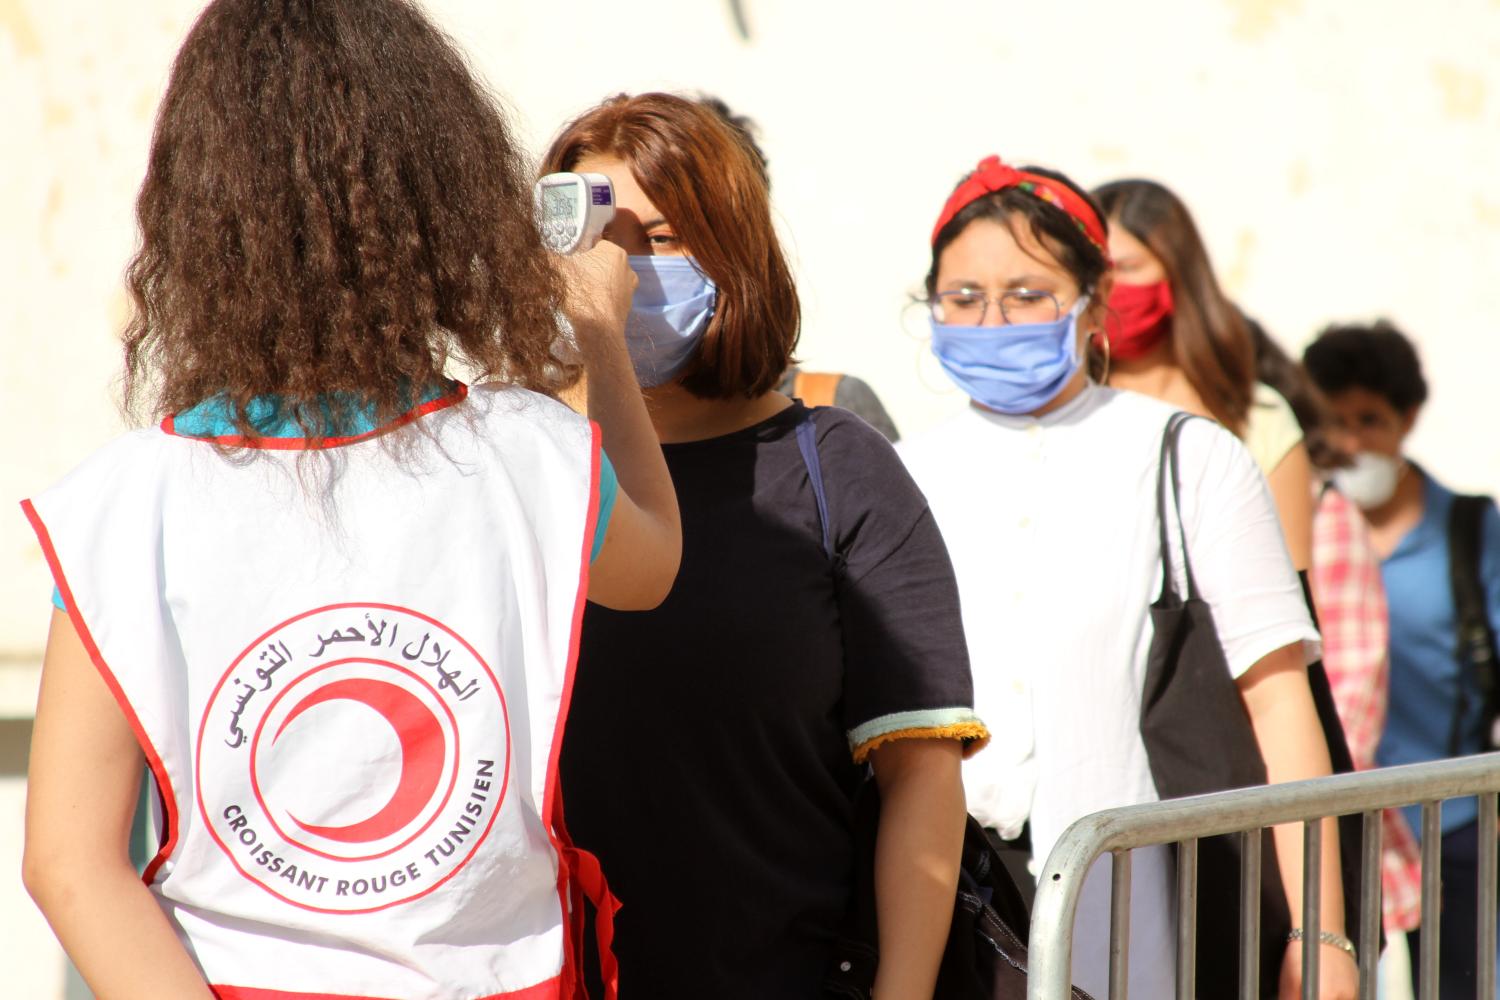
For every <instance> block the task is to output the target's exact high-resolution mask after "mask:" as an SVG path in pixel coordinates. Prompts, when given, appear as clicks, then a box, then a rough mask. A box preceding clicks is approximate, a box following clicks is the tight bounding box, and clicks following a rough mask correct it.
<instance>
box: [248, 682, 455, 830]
mask: <svg viewBox="0 0 1500 1000" xmlns="http://www.w3.org/2000/svg"><path fill="white" fill-rule="evenodd" d="M340 700H344V701H356V702H359V703H360V704H362V705H366V706H368V707H370V708H372V709H374V710H375V711H376V712H379V713H380V715H381V717H382V718H384V719H385V721H386V722H388V723H389V724H390V726H391V728H392V729H394V730H395V731H396V738H397V739H398V740H399V741H400V743H401V778H400V780H399V781H398V782H397V784H396V790H395V792H393V793H392V794H391V797H390V800H389V801H388V802H386V804H385V805H384V806H382V807H381V808H380V809H379V810H378V811H377V812H376V813H375V814H374V815H373V816H371V817H369V818H368V819H364V820H361V821H359V822H358V823H351V824H349V825H347V826H318V825H315V824H311V823H304V822H303V821H302V820H300V819H298V818H297V817H295V816H293V817H292V822H294V823H296V824H297V825H298V826H300V827H301V828H302V829H304V830H306V831H307V832H308V833H313V834H316V835H318V836H320V837H326V838H327V839H329V840H335V841H338V842H340V843H344V844H364V843H369V842H371V841H376V840H381V839H383V838H385V837H389V836H391V835H392V834H394V833H395V832H396V831H398V830H400V829H402V828H403V827H405V826H406V825H407V824H408V823H410V822H412V820H414V819H416V817H417V814H418V813H420V812H421V811H422V809H423V807H424V806H426V805H427V803H428V802H429V801H431V799H432V796H433V793H434V792H436V791H437V787H438V783H439V782H440V781H441V780H442V777H443V752H444V741H443V730H442V727H441V726H440V725H439V724H438V720H437V717H436V716H435V715H433V714H432V711H431V710H430V709H428V708H427V706H426V705H423V704H422V702H421V701H419V700H418V699H417V698H416V696H415V695H413V694H411V693H410V692H408V691H406V690H404V689H402V688H399V687H397V686H396V685H394V684H390V683H387V682H386V681H379V680H372V679H369V678H364V677H351V678H347V679H345V680H341V681H335V682H333V683H332V684H328V685H325V686H324V687H321V688H319V689H318V690H317V691H315V692H313V693H312V694H311V695H309V696H308V697H307V698H306V699H304V700H303V701H302V702H300V703H299V704H298V705H297V707H296V708H293V709H292V710H291V712H290V713H288V714H287V717H286V718H285V719H283V720H282V723H281V726H280V728H278V729H277V730H276V735H275V737H273V738H272V744H273V745H274V744H275V741H276V740H277V739H280V738H281V734H282V733H284V732H286V728H287V726H289V725H291V724H292V720H294V719H296V718H297V717H298V716H300V715H301V714H302V713H303V712H306V711H307V710H308V709H309V708H312V707H314V706H316V705H321V704H323V703H325V702H329V701H340Z"/></svg>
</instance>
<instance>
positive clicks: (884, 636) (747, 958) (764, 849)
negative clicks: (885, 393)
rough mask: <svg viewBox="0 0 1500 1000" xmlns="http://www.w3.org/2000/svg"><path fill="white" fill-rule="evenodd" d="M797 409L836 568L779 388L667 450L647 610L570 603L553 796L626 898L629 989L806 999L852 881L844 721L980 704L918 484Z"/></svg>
mask: <svg viewBox="0 0 1500 1000" xmlns="http://www.w3.org/2000/svg"><path fill="white" fill-rule="evenodd" d="M813 412H815V413H816V429H817V442H818V453H819V459H820V464H821V466H822V473H823V481H824V484H825V492H826V494H827V499H828V505H829V526H830V529H831V532H832V538H833V542H834V548H835V556H834V558H833V559H832V560H830V559H829V558H828V556H827V555H826V554H825V552H824V550H823V543H822V534H821V522H820V519H819V516H818V508H817V501H816V499H815V495H814V492H813V488H812V486H811V481H810V478H809V476H808V471H807V466H806V464H805V462H804V460H803V458H802V455H801V453H800V451H799V449H798V446H797V441H796V433H795V432H796V427H797V424H799V423H800V422H802V421H803V420H805V419H807V417H808V414H809V411H808V410H807V409H805V408H804V407H802V406H801V405H800V404H793V406H791V407H790V408H788V409H786V410H784V411H782V412H781V413H778V414H777V415H776V416H774V417H772V418H770V419H769V420H766V421H764V422H763V423H760V424H757V425H756V426H754V427H750V428H747V429H745V430H743V431H739V432H736V433H734V434H729V435H726V436H724V437H720V438H714V439H712V440H708V441H698V442H692V443H687V444H672V445H666V446H665V447H664V448H663V451H664V452H665V453H666V458H667V464H668V466H669V467H670V469H671V472H672V479H673V482H674V483H675V484H676V488H677V497H678V502H679V504H680V506H681V510H682V532H683V556H682V568H681V571H680V572H679V574H678V577H677V582H676V584H675V585H674V587H673V589H672V592H671V594H670V595H669V596H668V597H667V599H666V601H665V602H664V603H663V604H662V605H661V607H660V608H658V609H656V610H655V611H650V612H644V613H640V612H636V613H630V612H615V611H610V610H607V609H605V608H601V607H598V606H597V605H592V604H591V605H589V606H588V609H587V612H586V613H585V616H584V624H583V642H582V652H581V655H580V658H579V664H578V673H577V679H576V681H575V689H574V692H573V702H572V708H571V710H570V712H569V715H568V722H567V733H566V737H565V739H564V743H563V754H562V781H563V801H564V803H565V808H566V810H567V823H568V827H569V830H570V832H571V833H572V835H573V839H574V840H575V841H576V842H577V843H578V845H579V846H580V847H583V848H586V849H588V850H590V851H593V852H594V853H595V854H597V855H598V856H599V859H600V861H601V862H602V864H603V867H604V872H605V875H606V877H607V878H608V879H609V882H610V888H611V889H612V890H613V891H614V893H615V895H616V896H617V897H618V898H619V899H620V901H621V903H622V909H621V910H620V912H619V915H618V917H617V919H616V925H615V927H616V937H615V952H616V955H617V956H618V958H619V962H620V985H621V988H622V990H623V992H622V994H621V996H622V997H623V998H626V1000H643V998H652V1000H659V998H673V997H698V998H701V997H707V996H712V997H715V998H731V997H744V998H747V1000H749V998H755V1000H764V998H767V997H776V998H798V997H815V996H817V995H818V993H819V986H820V983H821V980H822V978H823V976H824V974H825V973H826V971H827V966H828V962H829V960H830V956H831V950H830V943H831V940H832V935H833V934H834V932H835V930H836V928H837V925H838V923H839V921H840V920H841V919H842V917H843V914H844V911H845V907H846V903H847V896H848V892H849V886H850V881H851V871H850V865H851V861H850V838H851V829H850V819H851V800H850V797H851V794H852V791H853V789H854V788H855V786H856V784H857V782H858V781H859V779H860V777H861V773H862V772H861V769H860V767H858V766H857V765H856V764H855V763H854V757H853V754H852V747H851V738H853V737H851V733H852V732H853V731H855V730H856V727H860V728H859V732H858V733H855V734H854V737H857V738H858V739H860V740H862V741H865V742H868V738H869V737H870V736H871V735H878V734H879V733H882V732H884V733H890V732H895V731H898V730H909V729H912V728H922V727H923V725H924V720H926V721H929V722H930V721H933V720H938V721H941V720H943V719H951V718H952V717H953V715H954V714H955V710H962V709H967V708H968V707H969V706H971V705H972V703H973V693H972V686H971V682H970V677H969V664H968V655H967V651H966V649H965V645H964V638H963V628H962V625H961V622H960V618H959V605H958V589H957V586H956V584H955V582H954V577H953V569H952V566H951V564H950V562H949V559H948V553H947V550H946V549H945V548H944V545H943V540H942V537H941V535H939V533H938V529H937V526H936V524H935V523H934V521H933V518H932V515H931V513H930V512H929V511H928V509H927V502H926V500H925V499H924V498H923V497H922V495H921V493H920V492H919V491H918V490H917V487H916V486H915V484H913V482H912V481H911V478H910V477H909V476H908V475H907V474H906V470H905V469H904V467H903V466H902V465H901V462H900V460H899V459H898V458H897V457H896V454H895V452H894V451H893V450H892V448H891V446H890V445H889V444H888V443H887V442H886V441H885V439H884V438H882V437H881V436H880V434H879V433H877V432H876V431H874V430H872V429H871V428H870V427H869V426H867V425H866V424H864V423H863V422H861V421H860V420H858V419H857V418H855V417H853V416H852V415H850V414H848V413H845V412H843V411H841V410H837V409H819V410H816V411H813ZM898 713H904V714H902V715H901V716H900V717H897V714H898Z"/></svg>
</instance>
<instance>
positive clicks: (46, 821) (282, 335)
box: [23, 0, 680, 1000]
mask: <svg viewBox="0 0 1500 1000" xmlns="http://www.w3.org/2000/svg"><path fill="white" fill-rule="evenodd" d="M529 174H530V172H529V170H528V168H527V165H526V164H525V162H524V161H523V159H522V156H521V154H520V153H519V151H518V148H517V146H516V143H515V141H514V140H513V138H512V136H511V133H510V130H509V128H508V126H507V124H506V122H505V120H504V118H503V117H502V115H501V114H500V111H499V109H498V108H497V106H496V104H495V102H494V99H493V98H492V97H490V96H489V95H487V94H486V92H485V91H484V90H483V89H482V88H481V86H480V85H479V84H478V83H477V81H476V80H475V79H474V77H473V76H472V75H471V73H470V72H469V70H468V69H467V68H466V66H465V63H464V60H463V57H462V56H461V55H460V54H459V53H458V52H457V51H456V50H455V49H454V47H453V46H452V44H451V43H450V42H449V41H448V40H447V39H445V38H444V37H443V36H442V35H441V34H440V33H439V32H438V31H437V30H436V29H435V28H434V27H433V26H432V25H431V24H429V23H428V22H427V21H426V20H425V19H424V18H423V16H422V15H421V14H420V13H418V11H417V10H416V8H415V7H413V6H412V5H410V4H409V3H406V2H404V0H316V2H314V0H216V2H214V3H212V4H210V5H209V6H208V8H207V9H206V10H205V11H204V12H203V14H202V16H201V17H200V18H199V19H198V22H197V23H196V24H195V25H194V27H193V28H192V30H191V32H190V33H189V35H188V37H187V39H186V41H185V42H184V44H183V47H182V50H181V51H180V53H179V55H178V57H177V60H176V63H175V65H174V67H173V70H172V76H171V80H170V83H169V85H168V88H167V93H166V95H165V98H164V101H163V104H162V107H161V111H160V113H159V116H158V119H157V124H156V131H155V135H154V137H153V141H152V147H151V155H150V162H149V166H148V170H147V174H146V179H145V183H144V185H143V187H142V189H141V193H140V198H139V203H138V214H139V223H140V230H141V244H140V250H139V252H138V254H137V256H136V257H135V259H134V261H133V262H132V264H131V266H130V270H129V285H130V290H131V292H132V295H133V297H134V301H135V307H136V311H135V316H134V318H133V320H132V322H131V324H130V326H129V329H128V330H127V333H126V341H125V362H126V376H127V378H126V393H127V399H128V400H129V401H130V402H132V403H133V404H135V406H136V407H137V408H138V409H146V410H149V411H151V412H152V413H153V416H155V417H159V418H162V419H161V420H160V423H159V425H157V426H154V427H149V428H146V429H141V430H136V431H134V432H131V433H129V434H126V435H125V436H123V437H122V438H120V439H118V440H116V441H114V442H113V443H111V444H109V445H107V446H106V447H104V448H103V449H101V450H100V451H99V452H97V453H96V454H95V455H93V456H92V457H91V458H89V459H88V460H87V461H86V462H85V463H84V464H83V465H81V466H80V467H79V468H78V469H76V470H75V471H74V472H72V473H71V474H70V475H69V476H68V477H67V478H66V479H64V480H63V481H62V482H61V483H60V484H59V485H58V486H56V487H54V488H53V489H51V490H49V491H47V492H46V493H44V494H42V495H40V496H38V497H37V498H36V499H35V500H34V501H28V502H27V503H25V504H24V505H23V506H24V507H25V510H26V513H27V515H28V517H29V518H30V520H31V522H32V525H33V527H34V528H35V530H36V532H37V536H38V538H39V540H40V541H41V544H42V547H43V549H44V551H45V553H46V555H47V558H48V562H49V564H50V567H51V569H52V572H53V575H54V578H55V580H56V583H57V593H56V595H55V598H54V601H55V603H56V604H57V606H58V611H57V612H56V613H55V614H54V615H53V618H52V626H51V635H50V637H49V639H48V645H47V652H46V658H45V661H44V666H43V675H42V684H41V693H40V698H39V703H38V707H37V715H36V728H35V737H34V742H33V747H32V754H31V775H30V786H29V787H30V792H29V799H28V804H27V838H26V853H25V860H24V876H25V881H26V884H27V886H28V888H29V889H30V891H31V893H32V895H33V896H34V897H35V898H36V900H37V902H38V904H39V905H40V907H41V908H42V910H43V912H44V913H45V914H46V916H47V918H48V920H49V921H50V922H51V923H52V926H53V928H54V930H55V931H56V932H57V935H58V937H59V938H60V939H61V940H62V942H63V945H64V946H65V947H66V949H67V950H68V952H69V954H70V955H71V956H72V958H73V959H74V961H75V962H76V963H77V965H78V967H79V968H80V970H81V971H82V972H83V974H84V977H85V978H86V979H87V980H88V982H89V985H90V986H91V987H92V988H93V989H94V991H95V992H96V993H98V994H99V995H101V996H110V997H122V998H129V997H161V996H171V997H174V998H190V997H209V996H218V997H220V998H248V997H256V998H263V997H276V998H278V1000H296V998H309V997H319V998H331V997H363V998H369V997H386V996H394V997H416V996H422V997H432V998H448V997H454V998H457V997H464V998H473V997H481V996H482V997H486V998H499V997H515V998H522V997H524V998H526V1000H542V998H550V997H559V996H564V995H572V992H573V989H574V986H575V984H576V981H577V980H576V975H575V969H574V959H575V957H576V955H577V953H578V949H577V942H576V941H575V940H573V939H572V938H571V937H570V935H569V934H568V933H567V932H566V927H565V924H566V922H567V920H566V915H567V914H568V913H569V912H571V911H573V910H575V909H577V908H578V906H579V905H581V904H579V903H578V902H577V900H578V897H579V895H580V894H581V893H586V894H588V895H591V896H593V897H594V898H595V899H598V900H604V899H606V898H607V896H606V895H605V891H604V890H603V887H602V884H601V881H600V880H599V879H598V877H597V866H595V865H592V864H591V859H590V858H588V857H587V856H585V855H583V854H581V853H580V852H578V851H576V850H575V849H573V848H572V847H571V846H570V844H569V843H568V841H567V838H566V834H565V833H564V831H563V827H562V824H561V812H560V803H559V798H558V796H557V794H556V787H557V760H558V734H559V733H560V732H561V729H562V723H563V719H564V717H565V715H566V713H567V705H568V697H569V693H570V690H571V684H572V671H573V666H574V662H575V659H576V654H577V641H578V626H579V622H580V619H581V616H582V610H583V600H584V598H585V597H587V598H589V599H591V600H593V601H595V602H597V603H598V604H600V605H603V606H606V607H610V608H616V609H627V610H628V609H644V608H649V607H652V606H654V605H656V604H657V603H659V602H660V601H661V599H662V598H663V597H664V596H665V594H666V592H667V590H668V588H669V587H670V585H671V582H672V580H673V578H674V576H675V573H676V569H677V562H678V556H679V553H680V534H679V528H678V518H677V507H676V500H675V497H674V496H673V492H672V487H671V483H670V481H669V479H668V475H667V470H666V466H665V464H664V462H663V459H662V455H661V450H660V448H659V446H658V444H657V442H656V438H655V435H654V434H653V432H652V428H651V424H650V422H649V419H648V417H647V414H646V411H645V408H644V405H643V403H642V400H641V396H640V393H639V390H638V389H637V387H636V385H635V382H634V379H633V377H632V371H631V367H630V361H629V358H628V356H627V354H626V351H625V348H624V342H623V329H624V322H625V318H626V315H627V313H628V310H629V306H630V300H631V294H632V291H633V288H634V284H635V280H634V276H633V275H632V273H631V271H630V270H629V269H628V267H627V266H626V261H625V255H624V253H623V252H622V251H620V250H619V249H618V248H617V247H614V246H612V245H610V244H605V245H603V246H601V247H600V248H598V249H597V250H595V251H592V252H591V253H589V254H587V255H584V256H583V257H582V258H580V259H578V260H577V261H574V262H572V263H571V266H570V268H569V269H568V270H567V271H565V272H560V271H559V269H558V265H557V262H556V259H555V258H552V257H549V255H548V254H547V253H546V252H545V251H544V249H543V246H542V242H541V239H540V235H539V231H538V229H537V226H536V221H535V218H534V215H533V206H532V198H531V188H530V176H529ZM560 314H565V315H566V316H567V317H568V320H569V321H570V325H571V330H572V338H573V341H574V342H575V345H576V348H577V351H576V352H575V351H571V350H570V351H567V352H564V353H566V354H567V355H568V356H570V357H581V358H582V365H583V367H586V368H587V370H588V372H589V375H590V378H589V385H588V403H589V410H590V413H591V415H592V416H593V417H594V418H595V419H596V420H597V421H598V423H597V425H594V424H591V423H590V421H588V420H586V419H584V418H582V417H580V416H577V415H575V414H573V413H572V411H570V410H569V409H568V408H567V407H565V406H563V405H562V404H561V403H559V402H558V401H557V400H556V399H555V398H553V397H554V395H555V393H556V392H557V391H559V390H561V389H563V388H566V387H567V386H569V385H571V384H572V383H573V382H574V381H575V380H576V379H577V377H578V375H579V366H578V365H574V364H571V363H568V362H564V361H560V360H559V359H558V356H557V355H555V354H554V353H553V345H554V343H555V342H557V341H558V339H559V337H560V336H562V330H561V329H560V326H561V324H560V320H559V318H558V317H559V315H560ZM450 362H452V363H455V364H459V365H462V366H464V368H465V369H466V370H467V371H469V372H471V373H473V374H474V375H476V376H477V379H476V382H477V384H476V385H474V386H473V387H472V388H470V387H468V386H466V385H464V384H463V383H461V382H458V381H456V380H454V379H452V378H450V377H448V375H447V374H446V373H447V370H448V366H449V363H450ZM601 438H602V446H603V448H604V449H607V450H608V452H609V455H610V456H612V457H613V459H614V462H613V463H611V462H610V459H609V458H607V457H605V455H604V453H603V450H602V449H601ZM616 468H617V469H618V473H616V471H615V469H616ZM143 765H145V766H149V769H150V776H151V779H152V782H153V784H154V788H155V792H156V796H155V802H154V805H155V806H156V807H157V808H156V810H155V812H156V821H157V822H156V826H157V829H158V830H160V832H161V844H160V849H159V851H158V852H157V854H156V857H155V858H154V859H153V860H152V862H151V864H150V865H149V866H148V868H147V871H146V873H145V878H144V884H142V880H141V879H138V878H137V877H136V876H135V873H134V871H133V870H132V869H131V867H130V865H129V862H128V860H127V857H126V851H125V844H126V831H127V829H128V826H129V822H130V817H131V811H132V807H133V805H134V802H135V795H134V792H133V789H134V788H135V787H136V776H137V775H138V774H139V773H140V771H141V768H142V766H143ZM570 897H571V898H570Z"/></svg>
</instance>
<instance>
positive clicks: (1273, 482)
mask: <svg viewBox="0 0 1500 1000" xmlns="http://www.w3.org/2000/svg"><path fill="white" fill-rule="evenodd" d="M1094 196H1095V198H1097V199H1098V201H1099V204H1100V206H1101V207H1102V208H1103V209H1104V212H1105V213H1106V214H1107V215H1108V216H1109V252H1110V255H1111V256H1112V257H1113V258H1114V260H1115V275H1116V281H1115V288H1114V292H1113V293H1112V294H1111V295H1110V298H1109V306H1110V314H1109V318H1108V320H1107V323H1106V332H1107V334H1108V343H1109V358H1110V361H1109V373H1108V376H1107V381H1108V383H1109V384H1110V385H1112V386H1115V387H1116V388H1120V389H1131V390H1134V391H1136V392H1142V393H1145V394H1146V395H1148V396H1155V397H1156V398H1158V399H1161V400H1165V401H1166V402H1169V403H1172V404H1173V405H1175V406H1177V407H1179V408H1180V409H1183V410H1186V411H1188V412H1189V413H1197V414H1199V415H1201V416H1206V417H1212V418H1214V419H1215V420H1217V421H1218V422H1219V423H1221V424H1223V425H1224V426H1225V427H1227V428H1228V429H1229V430H1231V431H1233V432H1234V434H1235V435H1236V436H1237V437H1239V438H1240V440H1241V441H1243V442H1244V444H1245V447H1246V448H1247V449H1249V451H1250V454H1251V455H1252V456H1253V457H1254V458H1255V461H1256V464H1257V465H1259V466H1260V470H1261V472H1262V473H1264V474H1265V477H1266V480H1267V482H1269V483H1270V486H1271V493H1272V495H1273V496H1274V498H1275V500H1276V511H1277V514H1278V515H1279V516H1280V519H1281V529H1282V533H1283V535H1284V536H1285V538H1286V543H1287V548H1288V550H1289V551H1290V552H1291V556H1292V565H1293V566H1295V567H1296V568H1297V569H1298V570H1299V571H1300V570H1305V569H1307V568H1308V565H1309V562H1310V556H1311V551H1312V513H1313V492H1312V482H1313V477H1312V465H1311V463H1310V462H1309V461H1308V457H1307V449H1306V447H1305V446H1304V444H1303V441H1302V431H1301V429H1300V427H1299V426H1298V424H1297V419H1296V417H1295V415H1294V414H1293V413H1292V409H1291V407H1290V406H1289V405H1288V404H1287V402H1286V400H1285V399H1283V398H1282V397H1281V395H1280V394H1279V393H1277V392H1276V390H1275V389H1272V388H1271V387H1270V386H1268V385H1265V384H1263V383H1260V382H1258V381H1256V377H1255V348H1254V342H1253V340H1252V338H1251V334H1250V329H1249V326H1248V324H1247V323H1246V321H1245V318H1244V316H1242V315H1241V313H1240V311H1239V310H1238V309H1237V308H1236V307H1235V305H1234V303H1233V302H1231V301H1229V299H1228V298H1227V297H1226V296H1225V295H1224V293H1223V291H1222V290H1221V289H1220V287H1219V283H1218V281H1217V279H1215V277H1214V273H1213V267H1212V265H1211V264H1210V263H1209V259H1208V251H1207V249H1206V248H1205V247H1204V245H1203V240H1202V238H1201V237H1200V236H1199V235H1198V228H1197V226H1195V225H1194V224H1193V217H1192V215H1191V214H1189V212H1188V210H1187V206H1186V205H1184V204H1183V203H1182V200H1181V199H1180V198H1178V197H1177V196H1176V195H1175V194H1173V193H1172V192H1171V191H1169V190H1168V189H1167V188H1165V187H1163V186H1162V185H1160V184H1158V183H1156V182H1154V181H1145V180H1122V181H1115V182H1113V183H1110V184H1105V185H1104V186H1103V187H1100V188H1098V189H1097V190H1095V191H1094Z"/></svg>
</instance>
